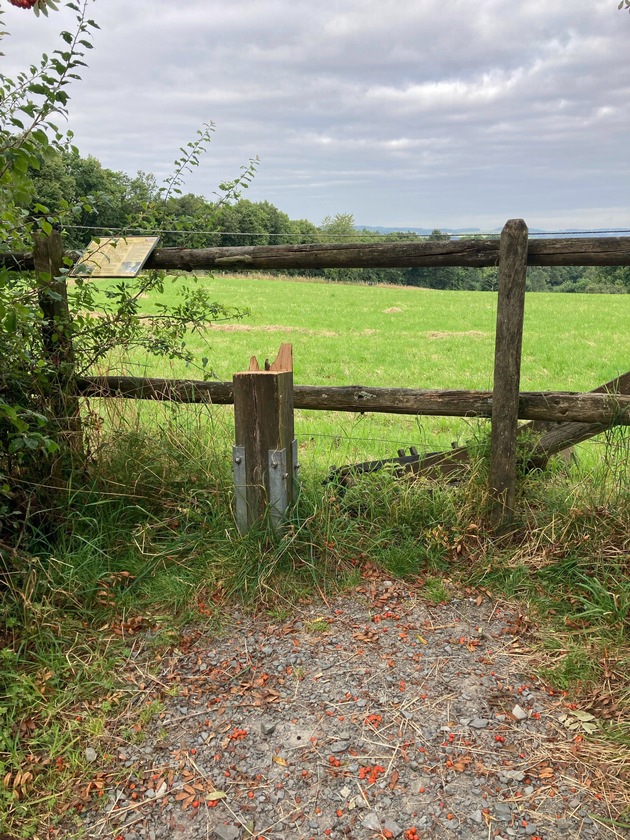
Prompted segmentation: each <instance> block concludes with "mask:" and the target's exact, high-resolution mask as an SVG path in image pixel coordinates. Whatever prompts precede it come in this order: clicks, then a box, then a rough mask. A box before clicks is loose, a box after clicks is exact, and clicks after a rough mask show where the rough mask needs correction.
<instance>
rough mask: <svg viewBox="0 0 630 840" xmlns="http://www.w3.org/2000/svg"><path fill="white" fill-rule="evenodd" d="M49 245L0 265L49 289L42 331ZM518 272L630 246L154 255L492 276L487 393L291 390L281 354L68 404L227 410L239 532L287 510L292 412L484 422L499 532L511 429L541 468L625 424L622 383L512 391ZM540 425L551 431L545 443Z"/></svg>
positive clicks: (208, 263) (525, 242) (583, 261)
mask: <svg viewBox="0 0 630 840" xmlns="http://www.w3.org/2000/svg"><path fill="white" fill-rule="evenodd" d="M53 240H54V236H52V237H51V239H50V242H49V250H48V252H46V251H45V249H44V250H43V249H42V247H41V243H40V246H39V247H38V249H36V253H35V259H36V262H35V263H34V262H33V257H32V256H31V255H28V254H10V255H4V256H1V257H0V263H2V264H4V265H6V266H9V267H10V268H14V269H15V270H18V271H19V270H28V269H32V268H35V270H36V271H39V272H42V273H44V274H47V275H48V276H49V277H50V278H53V279H52V281H51V282H53V283H54V284H55V290H56V294H55V296H54V299H55V301H56V302H57V303H56V309H55V308H53V309H51V310H50V311H45V316H46V319H47V321H48V322H50V321H54V319H55V318H57V317H59V318H63V317H67V316H66V314H65V313H66V312H67V309H66V308H65V304H63V301H64V300H65V290H62V291H61V294H60V286H61V285H62V283H61V281H60V280H59V279H58V278H59V266H60V257H59V247H58V240H56V243H57V244H55V241H53ZM528 265H532V266H533V265H536V266H567V265H593V266H620V265H621V266H627V265H630V237H607V238H580V239H539V240H530V239H529V238H528V230H527V226H526V224H525V222H524V221H523V220H520V219H513V220H510V221H508V222H507V223H506V225H505V227H504V228H503V231H502V233H501V236H500V238H499V239H498V240H475V239H472V240H458V241H454V242H453V241H449V242H413V243H409V242H403V243H401V242H398V243H386V244H385V243H368V244H342V245H277V246H252V247H239V248H208V249H201V250H190V249H184V248H165V249H159V250H157V251H155V252H154V253H153V255H152V256H151V257H150V258H149V260H148V262H147V264H146V268H147V269H165V270H174V271H175V270H177V271H182V270H183V271H194V270H212V269H230V268H234V269H252V270H254V269H263V270H265V269H266V270H273V269H288V268H292V269H303V270H304V269H311V268H337V267H346V268H361V267H384V268H395V267H414V266H424V267H439V266H470V267H483V266H498V271H499V285H498V306H497V326H496V338H495V363H494V384H493V389H492V391H491V392H480V391H437V390H407V389H399V388H396V389H393V388H371V387H362V386H347V387H332V388H328V387H313V386H305V385H297V386H294V385H293V378H292V364H291V353H290V349H286V347H287V346H284V347H285V349H281V353H280V355H279V357H278V359H277V360H276V363H274V365H272V366H271V367H270V368H269V369H267V370H260V369H259V366H258V364H257V362H256V360H255V359H253V360H252V364H251V365H250V369H249V370H248V371H247V372H246V373H245V374H236V375H235V377H234V380H233V382H232V383H230V382H195V381H187V380H164V379H153V378H136V377H89V378H79V379H76V380H75V381H74V384H75V386H76V391H75V394H76V393H78V394H81V395H84V396H97V397H122V398H125V397H126V398H132V399H151V400H171V401H177V402H189V403H192V402H207V403H214V404H234V405H235V426H236V446H235V450H234V473H235V496H236V512H237V521H238V525H239V529H240V530H241V531H242V532H244V531H246V530H247V529H248V528H249V527H250V525H251V524H252V523H253V522H254V521H256V520H257V519H258V518H259V517H260V516H261V515H264V514H265V513H266V512H267V511H268V510H269V511H270V514H271V519H272V522H273V523H274V524H277V523H278V522H279V521H280V520H281V518H282V516H283V515H284V513H285V512H286V510H287V509H288V508H289V507H290V506H291V504H292V503H293V501H294V500H295V493H296V486H297V482H296V481H294V478H295V470H297V455H296V448H295V445H294V440H293V409H294V408H304V409H310V410H327V411H330V410H334V411H359V412H368V411H375V412H388V413H395V414H412V415H420V414H426V415H440V416H456V417H489V418H491V421H492V431H491V465H490V487H489V489H490V491H491V494H492V499H493V510H492V521H493V524H494V526H495V527H496V528H497V529H504V528H506V527H508V526H509V525H510V522H511V520H512V517H513V511H514V497H515V484H516V468H517V464H516V443H517V436H518V434H519V428H520V429H522V426H521V427H519V425H518V420H519V419H522V420H530V421H535V422H534V428H535V429H544V431H545V435H544V436H547V435H551V441H550V442H549V446H548V449H547V450H545V448H544V447H543V448H542V449H541V448H540V447H539V450H538V451H539V454H540V456H541V459H544V457H546V455H547V454H549V453H551V452H554V451H559V449H561V448H563V445H566V444H567V442H568V443H574V442H576V441H577V440H584V439H585V438H587V437H590V436H591V435H593V434H597V433H598V432H600V431H602V430H603V429H606V428H609V427H610V426H612V425H615V424H625V425H628V424H630V396H628V393H629V391H630V374H625V375H624V376H622V377H620V378H619V379H617V380H613V381H612V382H610V383H607V385H605V386H601V387H600V388H599V389H596V390H595V391H593V392H590V393H588V394H575V393H569V392H537V393H521V392H520V365H521V344H522V334H523V314H524V305H525V276H526V269H527V266H528ZM55 278H57V279H56V280H55ZM49 309H50V307H49ZM57 355H59V354H58V353H57ZM71 361H72V355H71V347H68V348H66V357H65V362H66V365H67V364H68V363H69V362H70V363H71ZM550 426H552V427H556V429H555V433H554V431H553V429H552V430H550ZM558 430H559V431H558ZM460 455H461V451H459V454H458V453H456V454H453V453H450V457H451V459H457V458H459V457H460Z"/></svg>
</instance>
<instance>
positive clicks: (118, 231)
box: [64, 225, 630, 245]
mask: <svg viewBox="0 0 630 840" xmlns="http://www.w3.org/2000/svg"><path fill="white" fill-rule="evenodd" d="M64 229H65V230H88V231H102V232H106V233H108V234H109V235H112V236H114V235H121V236H122V235H125V234H127V235H130V234H132V233H137V234H140V233H143V234H153V235H156V234H169V235H176V236H192V235H194V236H207V237H222V236H242V237H252V238H262V237H265V238H268V239H273V238H285V239H296V238H297V239H299V238H300V237H299V234H292V233H266V232H261V233H257V232H255V231H240V230H176V229H170V228H115V227H107V226H106V225H64ZM436 230H437V229H436ZM395 234H398V235H399V236H400V235H402V236H405V235H407V236H409V237H413V239H428V240H431V237H432V236H435V234H431V233H415V232H414V231H413V230H400V231H388V232H386V233H382V232H379V231H361V230H358V231H356V233H351V234H350V233H344V234H329V233H323V236H325V238H326V239H328V240H330V239H338V240H348V241H350V242H351V241H355V240H356V241H359V240H361V239H371V238H375V237H377V236H393V235H395ZM440 234H441V235H443V236H448V237H449V238H450V237H452V238H454V239H467V238H468V239H476V238H478V237H480V236H492V237H495V238H498V237H499V236H500V231H496V230H492V231H469V232H462V233H452V232H450V231H440ZM621 234H630V228H593V229H591V230H550V231H530V233H529V236H530V237H532V236H540V237H547V236H576V237H581V236H602V237H606V236H612V235H621ZM304 238H305V239H306V238H308V237H304ZM398 241H400V239H399V240H398ZM436 241H439V240H436ZM444 241H446V240H444ZM284 244H287V245H289V244H296V245H299V244H326V243H318V242H316V241H312V242H311V243H309V242H303V241H302V242H293V243H290V242H287V243H284Z"/></svg>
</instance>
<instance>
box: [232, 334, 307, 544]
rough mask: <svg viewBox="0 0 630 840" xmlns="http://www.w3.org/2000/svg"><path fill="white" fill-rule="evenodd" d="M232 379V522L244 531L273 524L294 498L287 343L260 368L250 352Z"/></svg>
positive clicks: (275, 525)
mask: <svg viewBox="0 0 630 840" xmlns="http://www.w3.org/2000/svg"><path fill="white" fill-rule="evenodd" d="M233 384H234V425H235V431H236V445H235V446H234V451H233V466H234V501H235V516H236V524H237V527H238V530H239V532H240V533H241V534H245V533H247V531H249V529H250V528H251V527H252V526H253V525H254V524H255V523H258V522H260V521H261V520H265V519H268V521H269V523H270V524H271V527H272V528H273V529H274V530H276V529H277V528H278V527H279V525H280V524H281V522H282V520H283V519H284V518H285V516H286V514H287V512H288V510H289V509H290V507H291V506H292V505H293V504H294V503H295V501H296V499H297V477H296V472H297V468H298V464H297V444H296V441H295V437H294V425H293V351H292V347H291V345H290V344H282V345H281V346H280V351H279V353H278V356H277V358H276V360H275V362H273V363H272V364H269V362H265V364H264V366H263V368H262V369H261V367H260V365H259V364H258V361H257V359H256V357H255V356H252V358H251V360H250V364H249V370H248V371H246V372H245V373H236V374H235V375H234V377H233Z"/></svg>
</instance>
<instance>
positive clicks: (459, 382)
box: [111, 276, 630, 463]
mask: <svg viewBox="0 0 630 840" xmlns="http://www.w3.org/2000/svg"><path fill="white" fill-rule="evenodd" d="M182 282H190V281H187V280H183V281H182V280H181V279H179V280H177V281H174V280H172V279H171V280H169V281H167V283H166V286H165V293H164V296H163V300H164V301H165V302H166V301H168V300H175V299H176V297H177V294H178V288H179V285H180V284H181V283H182ZM199 282H200V283H204V284H207V285H208V286H209V288H210V289H211V290H212V292H213V293H214V296H215V298H216V300H217V301H219V302H221V303H224V304H228V305H230V306H234V307H237V308H239V309H247V310H249V312H250V315H249V316H247V317H246V318H244V319H243V320H242V321H238V322H235V323H225V324H216V325H215V326H213V327H212V328H211V329H209V330H208V331H207V333H206V334H205V335H203V336H194V337H193V338H192V339H191V346H193V347H194V348H195V351H196V352H197V355H198V358H199V359H200V360H201V358H202V357H207V358H208V359H209V367H210V368H211V370H212V372H213V376H212V377H211V378H216V379H220V380H230V379H231V378H232V375H233V373H235V372H237V371H239V370H245V369H247V366H248V363H249V358H250V356H252V355H256V356H258V357H259V358H260V359H264V358H267V357H268V358H271V359H273V358H274V357H275V354H276V352H277V350H278V347H279V345H280V344H281V342H285V341H289V342H291V343H292V345H293V354H294V369H295V374H294V376H295V382H296V384H309V385H333V384H334V385H351V384H352V385H371V386H381V387H406V388H455V389H461V388H463V389H482V390H489V389H491V388H492V369H493V359H494V327H495V318H496V299H497V296H496V293H492V292H452V291H436V290H430V289H418V288H412V287H401V286H365V285H353V284H339V283H322V282H306V281H302V280H290V279H286V278H268V277H246V276H236V277H229V276H216V277H206V278H204V277H202V278H201V279H200V280H199ZM156 303H157V298H156V299H153V300H147V301H146V302H145V305H146V311H147V313H150V312H152V311H155V306H156ZM629 321H630V296H627V295H562V294H545V293H535V294H529V295H528V297H527V301H526V320H525V332H524V338H523V356H522V371H521V390H523V391H527V390H567V391H579V390H590V389H592V388H594V387H596V386H597V385H600V384H602V383H604V382H606V381H607V380H609V379H612V378H613V377H614V376H616V375H618V374H620V373H623V372H625V371H626V370H627V369H628V368H629V367H630V336H629V334H628V329H627V324H628V323H629ZM111 364H112V368H111V371H112V372H114V371H116V370H121V369H122V370H125V371H126V372H129V373H135V374H146V375H153V376H174V377H181V378H200V377H201V372H200V371H199V370H194V369H192V368H185V367H184V366H179V367H174V366H171V365H169V363H167V362H164V361H162V360H157V359H154V358H146V359H139V358H135V359H133V360H129V359H127V360H125V361H124V363H122V364H121V365H117V364H116V363H115V362H114V361H113V360H112V362H111ZM230 411H231V410H227V411H223V412H221V411H218V412H216V411H215V415H216V418H220V417H224V422H225V424H226V426H229V424H230V423H231V414H230ZM484 426H485V424H484V423H483V421H481V422H480V423H477V422H474V421H473V422H471V421H466V420H458V419H453V418H422V417H396V416H392V415H375V414H372V415H359V414H345V413H337V414H331V413H328V412H306V411H298V412H297V413H296V432H297V435H298V438H299V440H300V441H301V443H302V445H303V446H306V444H307V442H308V443H309V445H310V448H311V449H313V450H315V452H314V458H315V460H316V461H323V462H327V461H330V462H331V463H333V462H335V463H340V461H343V460H348V459H349V460H352V459H357V458H371V457H381V456H386V455H393V454H395V452H396V450H397V449H398V448H399V447H400V446H410V445H416V446H418V447H422V448H424V449H426V450H427V451H432V450H436V449H443V448H448V447H449V446H450V445H451V443H452V442H454V441H457V442H458V443H461V442H463V441H465V440H467V439H469V438H470V437H471V436H472V435H475V434H476V433H477V431H478V429H479V428H484Z"/></svg>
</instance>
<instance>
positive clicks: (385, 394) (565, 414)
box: [77, 376, 630, 426]
mask: <svg viewBox="0 0 630 840" xmlns="http://www.w3.org/2000/svg"><path fill="white" fill-rule="evenodd" d="M77 387H78V389H79V392H80V393H81V394H83V395H84V396H91V397H126V398H128V399H140V400H162V401H171V402H182V403H214V404H215V405H232V404H233V403H234V393H233V389H232V383H231V382H201V381H199V382H197V381H193V380H174V379H149V378H142V377H132V376H103V377H91V378H85V377H84V378H80V379H78V380H77ZM293 394H294V406H295V408H304V409H310V410H313V411H358V412H378V413H385V414H423V415H429V416H431V415H432V416H439V417H491V416H492V392H491V391H430V390H409V389H405V388H370V387H365V386H362V385H348V386H341V387H332V388H327V387H324V386H318V385H295V386H294V388H293ZM518 417H519V419H520V420H544V421H551V422H555V423H566V422H579V423H601V424H604V425H606V426H609V425H630V396H628V395H622V394H597V393H586V394H577V393H572V392H563V391H549V392H545V391H539V392H522V393H521V394H520V396H519V408H518Z"/></svg>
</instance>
